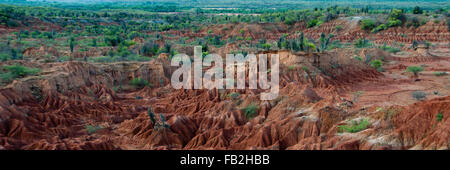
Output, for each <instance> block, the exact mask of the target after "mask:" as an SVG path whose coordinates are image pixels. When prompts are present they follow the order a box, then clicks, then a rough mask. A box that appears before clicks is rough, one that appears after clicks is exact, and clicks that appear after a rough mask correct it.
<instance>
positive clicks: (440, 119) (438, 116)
mask: <svg viewBox="0 0 450 170" xmlns="http://www.w3.org/2000/svg"><path fill="white" fill-rule="evenodd" d="M443 117H444V115H442V112H439V113H438V114H437V115H436V120H437V121H438V122H440V121H442V118H443Z"/></svg>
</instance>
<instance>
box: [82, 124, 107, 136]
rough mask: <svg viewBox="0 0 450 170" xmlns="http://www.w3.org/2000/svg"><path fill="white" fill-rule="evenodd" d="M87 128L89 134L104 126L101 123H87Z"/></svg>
mask: <svg viewBox="0 0 450 170" xmlns="http://www.w3.org/2000/svg"><path fill="white" fill-rule="evenodd" d="M85 128H86V130H87V132H88V133H89V134H92V133H95V132H97V131H98V130H100V129H103V127H102V126H100V125H98V126H92V125H86V126H85Z"/></svg>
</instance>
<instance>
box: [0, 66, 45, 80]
mask: <svg viewBox="0 0 450 170" xmlns="http://www.w3.org/2000/svg"><path fill="white" fill-rule="evenodd" d="M39 72H40V69H38V68H30V67H26V66H22V65H18V64H16V65H6V66H3V67H1V72H0V78H1V80H2V82H6V83H8V82H11V81H13V80H14V79H17V78H22V77H26V76H30V75H36V74H38V73H39Z"/></svg>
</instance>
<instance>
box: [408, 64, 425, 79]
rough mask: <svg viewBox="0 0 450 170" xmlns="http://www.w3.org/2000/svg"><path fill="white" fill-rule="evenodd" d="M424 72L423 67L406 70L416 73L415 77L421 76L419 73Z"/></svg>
mask: <svg viewBox="0 0 450 170" xmlns="http://www.w3.org/2000/svg"><path fill="white" fill-rule="evenodd" d="M421 71H423V67H421V66H409V67H408V68H406V72H412V73H414V77H418V76H419V72H421Z"/></svg>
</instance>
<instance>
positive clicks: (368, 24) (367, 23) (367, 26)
mask: <svg viewBox="0 0 450 170" xmlns="http://www.w3.org/2000/svg"><path fill="white" fill-rule="evenodd" d="M373 28H375V21H374V20H372V19H363V20H361V29H363V30H372V29H373Z"/></svg>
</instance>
